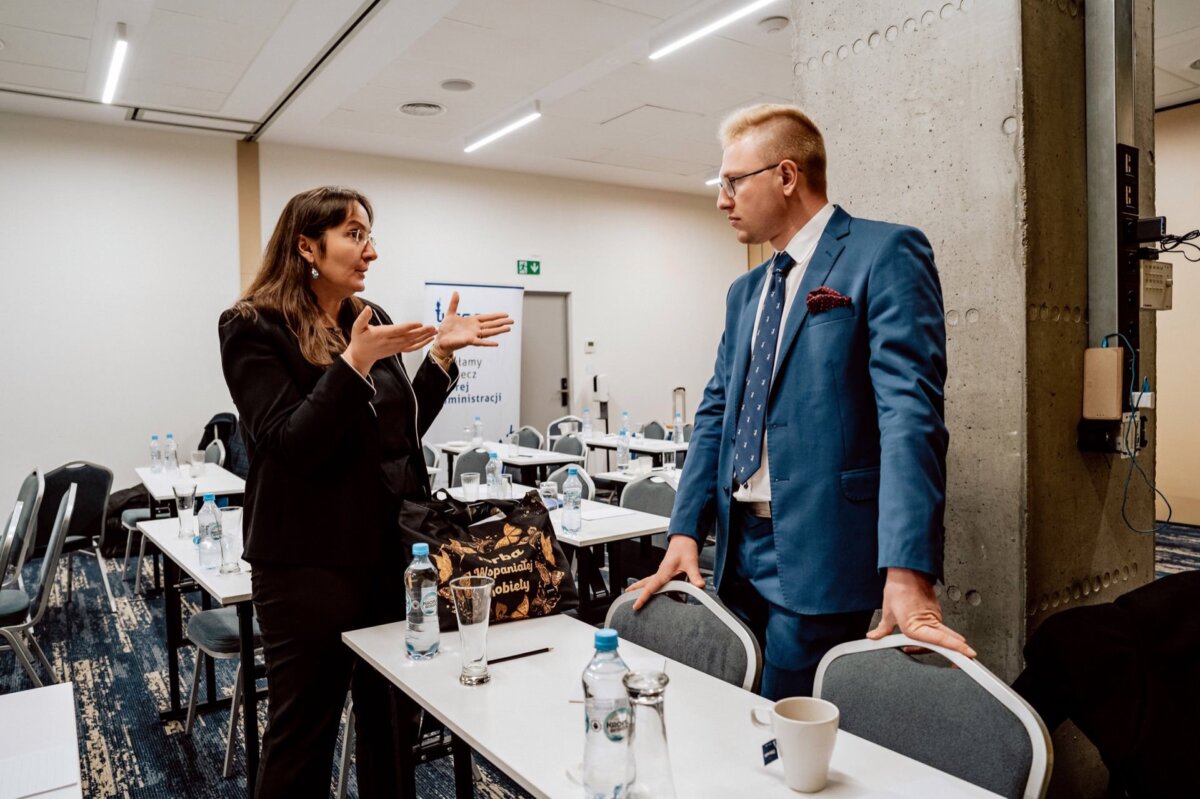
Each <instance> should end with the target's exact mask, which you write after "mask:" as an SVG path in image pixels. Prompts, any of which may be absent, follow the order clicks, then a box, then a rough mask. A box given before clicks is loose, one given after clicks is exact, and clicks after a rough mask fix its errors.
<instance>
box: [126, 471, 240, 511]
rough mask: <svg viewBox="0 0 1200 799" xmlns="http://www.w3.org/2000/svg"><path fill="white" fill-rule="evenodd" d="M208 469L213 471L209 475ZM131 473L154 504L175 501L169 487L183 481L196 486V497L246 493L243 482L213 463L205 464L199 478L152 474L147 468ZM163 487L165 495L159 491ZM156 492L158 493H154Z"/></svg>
mask: <svg viewBox="0 0 1200 799" xmlns="http://www.w3.org/2000/svg"><path fill="white" fill-rule="evenodd" d="M210 469H211V470H214V471H213V472H212V473H210V472H209V470H210ZM133 471H134V473H135V474H136V475H137V477H138V480H140V481H141V483H142V485H143V486H144V487H145V488H146V491H147V493H149V494H150V497H151V498H152V499H153V500H154V501H155V502H167V501H169V500H173V499H175V495H174V493H172V491H171V486H172V485H173V484H175V483H179V482H185V481H186V482H193V483H195V484H196V496H197V497H200V496H202V495H204V494H214V495H216V496H219V497H222V496H228V495H230V494H244V493H245V492H246V481H245V480H243V479H242V478H240V477H238V476H237V475H236V474H234V473H233V472H231V471H229V470H228V469H226V468H224V467H223V466H218V465H217V464H215V463H209V464H205V467H204V474H203V475H200V476H199V477H192V476H190V475H189V476H186V477H185V476H183V475H182V474H180V473H179V472H175V471H171V472H165V471H164V472H154V471H151V469H150V467H149V466H137V467H134V470H133ZM164 481H165V482H164ZM164 486H165V488H166V491H165V493H164V492H163V491H162V490H161V489H162V488H163V487H164ZM156 490H157V491H158V493H155V491H156Z"/></svg>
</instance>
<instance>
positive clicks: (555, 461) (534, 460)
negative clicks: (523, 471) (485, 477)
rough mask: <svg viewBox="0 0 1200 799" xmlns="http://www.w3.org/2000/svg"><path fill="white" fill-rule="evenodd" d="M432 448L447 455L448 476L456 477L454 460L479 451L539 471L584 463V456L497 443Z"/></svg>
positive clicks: (449, 443)
mask: <svg viewBox="0 0 1200 799" xmlns="http://www.w3.org/2000/svg"><path fill="white" fill-rule="evenodd" d="M432 446H434V447H436V448H437V449H440V450H441V451H442V452H445V453H446V456H447V457H446V474H448V475H451V476H453V475H454V458H455V456H457V455H462V454H463V453H464V452H469V451H472V450H477V449H486V450H487V451H488V452H495V453H496V454H497V455H498V456H499V457H500V462H501V463H503V464H504V465H505V466H516V467H518V468H526V467H533V468H537V469H538V470H539V471H540V470H541V469H543V468H545V467H549V466H565V465H567V464H570V463H583V456H582V455H570V454H567V453H565V452H552V451H550V450H545V449H536V448H535V447H513V446H510V445H508V444H501V443H499V442H496V441H484V442H483V443H482V444H478V445H476V444H472V443H471V442H470V441H443V442H442V443H441V444H433V445H432ZM481 478H482V475H481Z"/></svg>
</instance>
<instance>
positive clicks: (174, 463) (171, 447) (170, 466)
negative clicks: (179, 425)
mask: <svg viewBox="0 0 1200 799" xmlns="http://www.w3.org/2000/svg"><path fill="white" fill-rule="evenodd" d="M163 468H164V469H166V470H167V471H168V472H177V471H179V451H178V450H177V449H176V448H175V435H174V434H173V433H167V440H166V442H165V443H164V444H163Z"/></svg>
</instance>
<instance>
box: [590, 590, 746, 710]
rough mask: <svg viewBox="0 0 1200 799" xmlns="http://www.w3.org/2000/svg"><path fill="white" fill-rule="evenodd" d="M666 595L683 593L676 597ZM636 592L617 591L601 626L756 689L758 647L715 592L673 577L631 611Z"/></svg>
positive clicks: (697, 667)
mask: <svg viewBox="0 0 1200 799" xmlns="http://www.w3.org/2000/svg"><path fill="white" fill-rule="evenodd" d="M664 594H672V595H682V597H681V598H682V599H683V600H684V601H676V600H675V599H674V598H673V597H671V596H664ZM639 596H640V593H638V592H632V591H631V592H629V593H624V594H621V595H620V596H619V597H617V599H616V601H615V602H613V603H612V605H611V606H610V607H609V609H608V616H607V617H606V618H605V620H604V626H606V627H612V628H613V629H614V630H616V631H617V634H618V635H619V636H621V637H622V638H624V639H625V640H626V641H631V642H633V643H635V644H638V645H639V646H644V647H646V648H647V649H651V650H653V651H655V652H657V653H658V654H660V655H663V656H664V657H668V658H670V659H671V660H677V661H679V662H680V663H683V664H685V665H687V666H691V667H692V668H694V669H697V670H698V671H702V672H704V673H705V674H708V675H711V676H713V677H716V678H717V679H719V680H724V681H725V682H727V683H730V684H732V685H738V686H741V687H742V688H745V689H746V690H747V691H755V690H758V683H759V679H760V678H761V676H762V650H761V649H759V646H758V641H757V640H756V639H755V638H754V635H753V634H752V633H751V632H750V628H748V627H747V626H746V625H745V624H743V623H742V621H741V620H740V619H739V618H738V617H737V616H734V615H733V614H732V613H730V612H729V610H728V609H727V608H726V607H725V606H724V605H722V604H721V603H720V602H719V601H718V600H717V599H716V598H715V597H713V596H711V595H710V594H706V593H705V592H704V591H703V590H701V589H699V588H697V587H696V586H694V585H692V584H691V583H689V582H684V581H682V580H672V581H671V582H669V583H667V584H666V585H664V586H663V587H662V588H660V589H659V590H658V591H656V592H655V594H654V598H653V599H651V600H650V601H649V602H647V603H646V604H645V605H644V606H643V607H642V609H641V610H639V611H637V612H636V613H635V612H634V611H633V603H634V601H635V600H636V599H637V598H638V597H639Z"/></svg>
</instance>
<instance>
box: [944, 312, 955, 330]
mask: <svg viewBox="0 0 1200 799" xmlns="http://www.w3.org/2000/svg"><path fill="white" fill-rule="evenodd" d="M946 324H948V325H950V327H957V326H958V311H946Z"/></svg>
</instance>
